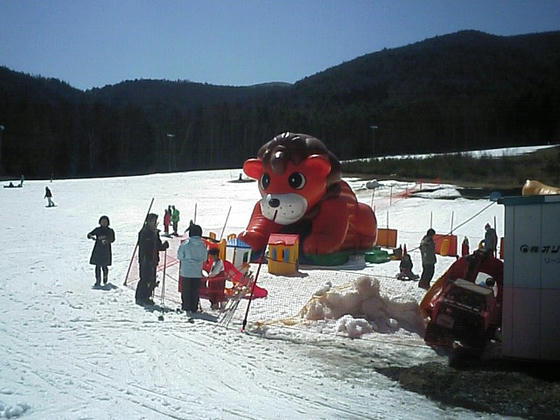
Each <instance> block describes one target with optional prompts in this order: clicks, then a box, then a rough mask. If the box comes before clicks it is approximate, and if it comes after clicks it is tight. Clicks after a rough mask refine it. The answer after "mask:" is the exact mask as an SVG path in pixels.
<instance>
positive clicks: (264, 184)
mask: <svg viewBox="0 0 560 420" xmlns="http://www.w3.org/2000/svg"><path fill="white" fill-rule="evenodd" d="M269 185H270V175H269V174H262V176H261V188H262V189H263V190H266V189H267V188H268V186H269Z"/></svg>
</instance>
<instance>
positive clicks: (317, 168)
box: [301, 155, 331, 177]
mask: <svg viewBox="0 0 560 420" xmlns="http://www.w3.org/2000/svg"><path fill="white" fill-rule="evenodd" d="M301 166H302V167H303V168H304V169H305V172H308V173H312V174H313V175H315V176H320V177H326V176H327V175H328V174H329V172H330V171H331V164H330V162H329V160H328V159H327V158H326V157H325V156H322V155H311V156H309V157H307V158H306V159H305V160H304V161H303V163H302V164H301Z"/></svg>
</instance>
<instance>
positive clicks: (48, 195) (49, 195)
mask: <svg viewBox="0 0 560 420" xmlns="http://www.w3.org/2000/svg"><path fill="white" fill-rule="evenodd" d="M43 198H46V199H47V200H48V204H47V207H54V205H55V204H54V201H53V200H52V192H51V190H50V189H49V187H45V197H43Z"/></svg>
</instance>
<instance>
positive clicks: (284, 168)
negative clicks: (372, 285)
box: [239, 133, 377, 255]
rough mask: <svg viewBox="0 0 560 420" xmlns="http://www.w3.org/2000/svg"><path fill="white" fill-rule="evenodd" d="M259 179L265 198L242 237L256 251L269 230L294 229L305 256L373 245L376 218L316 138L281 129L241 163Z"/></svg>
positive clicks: (248, 172)
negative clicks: (341, 175) (357, 196)
mask: <svg viewBox="0 0 560 420" xmlns="http://www.w3.org/2000/svg"><path fill="white" fill-rule="evenodd" d="M243 171H244V172H245V174H247V176H249V177H251V178H254V179H256V180H258V185H259V191H260V193H261V197H262V199H261V200H260V201H259V202H257V204H256V205H255V207H254V210H253V214H252V216H251V220H250V221H249V225H248V226H247V229H246V230H245V231H244V232H242V233H241V234H240V235H239V238H240V239H242V240H243V241H244V242H246V243H247V244H248V245H249V246H251V248H252V249H254V250H262V249H264V248H265V247H266V245H267V241H268V236H269V235H270V234H271V233H296V234H299V235H300V243H302V249H303V253H304V254H311V255H325V254H330V253H333V252H337V251H341V250H349V249H355V250H363V249H368V248H370V247H372V246H373V245H374V244H375V241H376V237H377V221H376V219H375V215H374V213H373V211H372V209H371V208H370V207H369V206H367V205H365V204H362V203H358V201H357V199H356V196H355V195H354V193H353V192H352V190H351V189H350V187H349V186H348V184H347V183H346V182H344V181H342V180H341V178H340V172H341V170H340V162H339V161H338V159H337V158H336V157H335V156H334V155H333V154H332V153H331V152H330V151H329V150H327V148H326V147H325V145H324V144H323V143H322V142H321V141H320V140H318V139H316V138H315V137H312V136H309V135H307V134H294V133H283V134H280V135H278V136H276V137H274V138H273V139H272V140H271V141H269V142H268V143H266V144H265V145H263V146H262V147H261V148H260V149H259V151H258V153H257V158H256V159H254V158H253V159H248V160H246V161H245V163H244V164H243Z"/></svg>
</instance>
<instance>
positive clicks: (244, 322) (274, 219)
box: [241, 210, 278, 332]
mask: <svg viewBox="0 0 560 420" xmlns="http://www.w3.org/2000/svg"><path fill="white" fill-rule="evenodd" d="M277 214H278V210H276V211H275V212H274V217H273V218H272V221H273V222H274V221H276V215H277ZM267 242H268V241H267ZM265 253H266V245H265V246H264V249H263V253H262V255H261V258H260V260H259V267H258V268H257V274H255V280H253V285H252V286H251V295H250V296H249V302H247V309H246V310H245V318H243V325H242V326H241V332H244V331H245V327H246V326H247V316H248V315H249V307H250V306H251V301H252V300H253V295H254V294H255V286H256V284H257V279H258V278H259V273H260V272H261V266H262V263H263V261H264V254H265Z"/></svg>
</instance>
